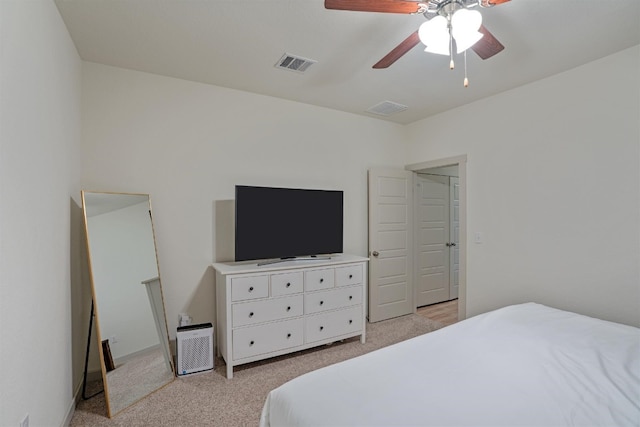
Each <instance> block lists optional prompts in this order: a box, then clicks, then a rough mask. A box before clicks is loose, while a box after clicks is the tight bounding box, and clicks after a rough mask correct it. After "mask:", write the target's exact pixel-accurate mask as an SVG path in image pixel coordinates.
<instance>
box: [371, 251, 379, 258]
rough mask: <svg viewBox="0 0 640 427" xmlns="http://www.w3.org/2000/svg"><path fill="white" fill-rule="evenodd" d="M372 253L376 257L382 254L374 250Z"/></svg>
mask: <svg viewBox="0 0 640 427" xmlns="http://www.w3.org/2000/svg"><path fill="white" fill-rule="evenodd" d="M371 255H373V256H374V257H377V256H378V255H380V252H378V251H373V252H371Z"/></svg>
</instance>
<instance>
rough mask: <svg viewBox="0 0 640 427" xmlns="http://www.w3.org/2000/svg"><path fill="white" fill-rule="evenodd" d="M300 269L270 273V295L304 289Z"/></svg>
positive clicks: (299, 291)
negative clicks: (290, 271) (292, 271)
mask: <svg viewBox="0 0 640 427" xmlns="http://www.w3.org/2000/svg"><path fill="white" fill-rule="evenodd" d="M303 278H304V275H303V274H302V271H296V272H295V273H282V274H272V275H271V296H272V297H277V296H280V295H291V294H299V293H301V292H302V291H303V290H304V286H303Z"/></svg>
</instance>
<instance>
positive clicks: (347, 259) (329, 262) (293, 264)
mask: <svg viewBox="0 0 640 427" xmlns="http://www.w3.org/2000/svg"><path fill="white" fill-rule="evenodd" d="M368 260H369V258H366V257H362V256H358V255H350V254H334V255H330V258H328V259H325V258H323V257H321V256H318V257H317V258H298V259H290V260H282V261H280V260H279V261H278V262H276V263H273V264H265V265H258V262H257V261H241V262H216V263H213V264H212V266H213V268H214V269H215V270H216V271H218V272H219V273H221V274H242V273H263V272H270V271H278V270H291V269H293V268H308V267H325V266H335V265H340V264H348V263H353V262H363V261H368Z"/></svg>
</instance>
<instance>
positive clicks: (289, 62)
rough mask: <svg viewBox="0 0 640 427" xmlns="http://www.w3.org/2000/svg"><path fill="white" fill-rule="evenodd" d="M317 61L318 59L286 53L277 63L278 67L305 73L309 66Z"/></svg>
mask: <svg viewBox="0 0 640 427" xmlns="http://www.w3.org/2000/svg"><path fill="white" fill-rule="evenodd" d="M316 62H318V61H315V60H313V59H307V58H303V57H301V56H295V55H291V54H288V53H285V54H284V55H283V56H282V58H280V60H279V61H278V62H277V63H276V67H277V68H283V69H285V70H290V71H297V72H299V73H304V72H305V71H307V68H309V67H310V66H311V65H313V64H315V63H316Z"/></svg>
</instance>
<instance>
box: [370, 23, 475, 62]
mask: <svg viewBox="0 0 640 427" xmlns="http://www.w3.org/2000/svg"><path fill="white" fill-rule="evenodd" d="M483 38H484V37H483ZM419 42H420V39H419V38H418V32H417V31H416V32H414V33H411V35H410V36H409V37H407V38H406V39H404V40H403V41H402V43H400V44H399V45H398V46H396V47H395V48H394V49H393V50H392V51H391V52H389V53H387V55H386V56H385V57H384V58H382V59H381V60H380V61H378V62H377V63H376V64H375V65H374V66H373V68H376V69H378V68H387V67H389V66H390V65H391V64H393V63H394V62H396V61H397V60H398V59H400V57H401V56H402V55H404V54H405V53H407V52H409V51H410V50H411V49H413V47H414V46H415V45H417V44H418V43H419Z"/></svg>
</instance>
